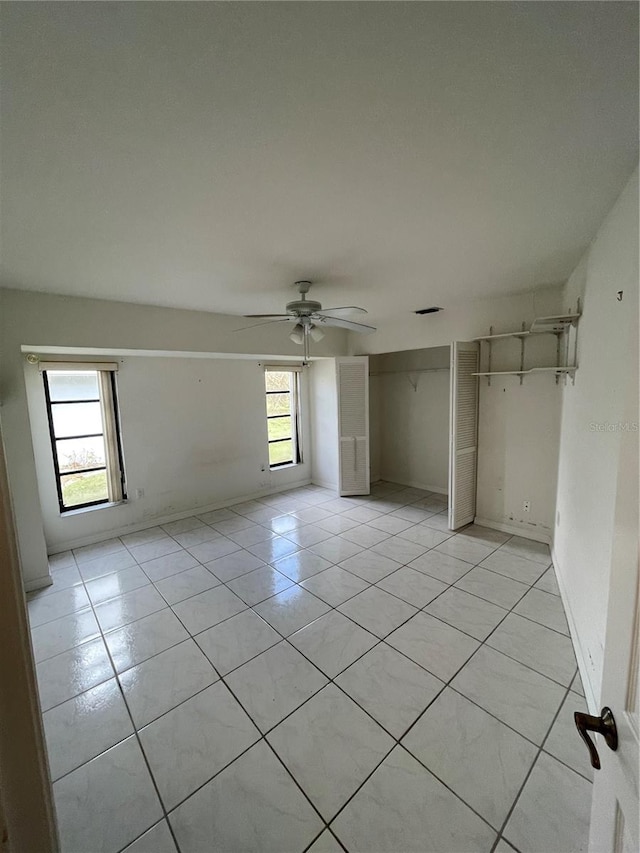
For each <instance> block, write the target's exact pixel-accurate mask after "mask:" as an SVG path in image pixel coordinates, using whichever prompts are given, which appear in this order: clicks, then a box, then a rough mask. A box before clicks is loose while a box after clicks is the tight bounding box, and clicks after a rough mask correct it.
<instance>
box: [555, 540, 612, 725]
mask: <svg viewBox="0 0 640 853" xmlns="http://www.w3.org/2000/svg"><path fill="white" fill-rule="evenodd" d="M551 559H552V561H553V570H554V572H555V576H556V580H557V581H558V589H559V590H560V598H561V599H562V604H563V605H564V612H565V614H566V617H567V623H568V625H569V633H570V634H571V642H572V644H573V650H574V652H575V655H576V660H577V661H578V671H579V672H580V678H581V679H582V686H583V688H584V695H585V699H586V702H587V707H588V709H589V712H590V713H591V714H599V713H600V712H599V705H598V701H597V699H596V695H595V693H594V691H593V686H592V684H591V679H590V678H589V668H588V667H587V657H586V655H585V653H584V649H583V648H582V644H581V642H580V635H579V634H578V629H577V627H576V620H575V618H574V615H573V611H572V610H571V600H570V599H569V596H568V595H567V588H566V586H565V584H564V579H563V577H562V570H561V569H560V566H559V563H558V558H557V556H556V552H555V548H554V546H553V542H552V543H551Z"/></svg>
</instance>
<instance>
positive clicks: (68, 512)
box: [60, 498, 127, 518]
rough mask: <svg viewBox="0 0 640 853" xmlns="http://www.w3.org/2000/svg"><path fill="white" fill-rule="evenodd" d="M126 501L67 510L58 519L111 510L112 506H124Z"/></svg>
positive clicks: (124, 499)
mask: <svg viewBox="0 0 640 853" xmlns="http://www.w3.org/2000/svg"><path fill="white" fill-rule="evenodd" d="M126 503H127V499H126V498H123V499H122V500H121V501H112V502H111V503H105V504H97V505H96V506H83V507H80V509H68V510H65V512H61V513H60V518H72V517H74V516H76V515H84V513H85V512H96V510H100V509H112V508H113V507H114V506H122V504H126Z"/></svg>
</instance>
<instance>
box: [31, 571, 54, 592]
mask: <svg viewBox="0 0 640 853" xmlns="http://www.w3.org/2000/svg"><path fill="white" fill-rule="evenodd" d="M52 583H53V578H52V577H51V575H41V576H40V577H39V578H32V579H31V580H30V581H25V584H24V591H25V592H35V591H36V590H37V589H45V587H48V586H51V584H52Z"/></svg>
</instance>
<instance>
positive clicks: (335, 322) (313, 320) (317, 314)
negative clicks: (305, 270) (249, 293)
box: [236, 281, 376, 361]
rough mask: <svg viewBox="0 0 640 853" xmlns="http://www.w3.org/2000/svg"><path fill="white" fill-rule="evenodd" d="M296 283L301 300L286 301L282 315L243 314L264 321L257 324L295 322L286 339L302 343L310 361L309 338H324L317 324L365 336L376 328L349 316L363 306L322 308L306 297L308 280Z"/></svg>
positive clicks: (313, 339) (360, 311) (305, 355)
mask: <svg viewBox="0 0 640 853" xmlns="http://www.w3.org/2000/svg"><path fill="white" fill-rule="evenodd" d="M295 286H296V287H297V288H298V293H299V294H300V299H295V300H293V301H292V302H287V304H286V306H285V311H286V313H285V314H245V315H244V316H245V317H247V318H249V319H254V320H258V319H259V320H264V321H265V322H264V323H256V324H255V325H256V326H265V325H268V324H270V323H283V322H287V321H289V322H292V323H293V322H295V326H294V327H293V331H292V332H291V334H290V335H289V338H290V339H291V340H292V341H293V343H294V344H299V345H303V346H304V360H305V361H308V360H309V338H311V340H312V341H314V342H315V343H318V342H319V341H321V340H322V339H323V338H324V332H323V331H322V329H321V328H319V326H320V325H323V326H335V327H337V328H340V329H347V330H348V331H350V332H358V333H360V334H364V335H368V334H371V333H372V332H375V331H376V328H375V326H367V325H365V324H364V323H356V322H355V321H354V320H351V319H348V318H349V317H352V316H353V315H354V314H356V315H358V314H366V313H367V312H366V310H365V309H364V308H358V307H357V306H355V305H346V306H344V307H341V308H326V309H324V310H323V308H322V305H321V304H320V302H316V301H315V300H314V299H307V293H308V292H309V288H310V287H311V282H310V281H296V283H295ZM252 328H253V326H245V327H244V328H243V329H236V331H237V332H241V331H244V329H252Z"/></svg>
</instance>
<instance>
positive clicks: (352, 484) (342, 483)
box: [336, 355, 369, 495]
mask: <svg viewBox="0 0 640 853" xmlns="http://www.w3.org/2000/svg"><path fill="white" fill-rule="evenodd" d="M336 374H337V375H336V384H337V388H338V444H339V454H338V465H339V476H338V484H339V491H340V494H341V495H368V494H369V359H368V357H367V356H366V355H365V356H354V357H353V358H337V359H336Z"/></svg>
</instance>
